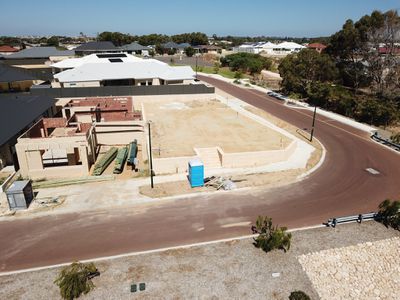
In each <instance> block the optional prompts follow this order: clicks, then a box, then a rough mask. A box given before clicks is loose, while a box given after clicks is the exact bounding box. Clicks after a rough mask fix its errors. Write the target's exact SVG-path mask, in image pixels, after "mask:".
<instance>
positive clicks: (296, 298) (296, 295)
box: [289, 291, 311, 300]
mask: <svg viewBox="0 0 400 300" xmlns="http://www.w3.org/2000/svg"><path fill="white" fill-rule="evenodd" d="M310 299H311V298H310V296H308V295H307V294H306V293H304V292H303V291H294V292H291V293H290V296H289V300H310Z"/></svg>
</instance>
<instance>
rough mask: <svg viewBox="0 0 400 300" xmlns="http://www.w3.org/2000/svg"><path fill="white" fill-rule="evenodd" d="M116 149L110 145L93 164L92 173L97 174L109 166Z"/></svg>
mask: <svg viewBox="0 0 400 300" xmlns="http://www.w3.org/2000/svg"><path fill="white" fill-rule="evenodd" d="M117 152H118V149H117V148H115V147H112V148H111V149H110V150H108V151H107V152H106V154H104V155H103V156H102V157H101V158H100V159H99V160H98V161H97V162H96V164H95V165H94V170H93V175H95V176H99V175H101V174H102V173H103V172H104V170H105V169H106V168H107V167H108V166H109V164H110V163H111V162H112V161H113V160H114V158H115V156H116V155H117Z"/></svg>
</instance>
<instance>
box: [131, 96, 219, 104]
mask: <svg viewBox="0 0 400 300" xmlns="http://www.w3.org/2000/svg"><path fill="white" fill-rule="evenodd" d="M213 99H215V94H188V95H176V94H175V95H153V96H134V101H137V102H143V103H146V102H170V101H185V100H186V101H193V100H213Z"/></svg>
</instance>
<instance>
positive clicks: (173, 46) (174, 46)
mask: <svg viewBox="0 0 400 300" xmlns="http://www.w3.org/2000/svg"><path fill="white" fill-rule="evenodd" d="M162 46H163V48H167V49H178V48H179V45H178V44H177V43H174V42H168V43H165V44H162Z"/></svg>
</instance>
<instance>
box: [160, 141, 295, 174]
mask: <svg viewBox="0 0 400 300" xmlns="http://www.w3.org/2000/svg"><path fill="white" fill-rule="evenodd" d="M296 148H297V142H296V141H293V142H292V143H291V144H290V145H289V146H288V147H286V148H285V149H283V150H271V151H254V152H237V153H225V152H223V151H222V150H221V149H219V147H217V149H218V154H219V158H220V160H221V165H222V167H223V168H251V167H257V166H265V165H269V164H272V163H277V162H281V161H286V160H287V159H288V158H289V157H290V156H291V155H292V154H293V153H294V151H295V150H296ZM192 158H194V156H185V157H171V158H155V159H154V158H153V170H154V172H155V173H156V174H174V173H185V172H187V164H188V162H189V160H190V159H192ZM204 167H205V168H207V165H205V166H204Z"/></svg>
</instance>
